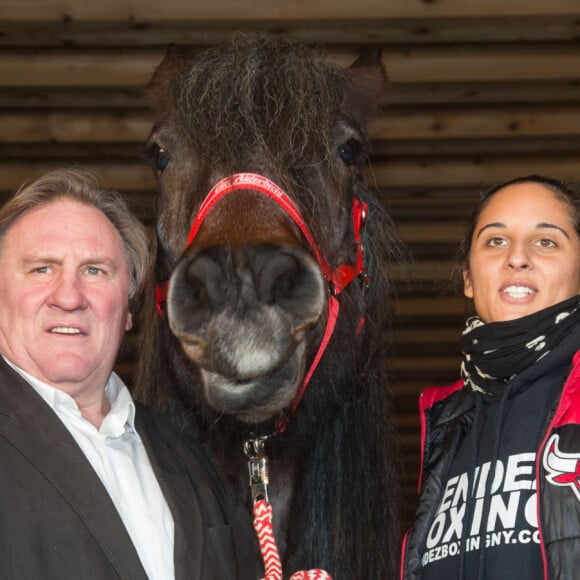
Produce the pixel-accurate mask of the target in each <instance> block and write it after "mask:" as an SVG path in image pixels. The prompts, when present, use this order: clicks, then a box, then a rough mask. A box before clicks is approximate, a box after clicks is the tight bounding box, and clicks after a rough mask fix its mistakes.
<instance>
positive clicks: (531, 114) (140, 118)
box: [0, 103, 580, 143]
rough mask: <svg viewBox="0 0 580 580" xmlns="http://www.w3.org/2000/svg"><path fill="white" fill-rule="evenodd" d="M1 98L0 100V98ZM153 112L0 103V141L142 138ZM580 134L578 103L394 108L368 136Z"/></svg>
mask: <svg viewBox="0 0 580 580" xmlns="http://www.w3.org/2000/svg"><path fill="white" fill-rule="evenodd" d="M0 104H1V103H0ZM152 123H153V114H152V113H151V112H149V111H146V110H140V109H138V110H128V111H122V110H115V109H114V108H113V109H112V110H111V111H102V110H101V111H99V110H96V111H78V110H73V111H66V112H65V111H46V112H42V111H22V112H18V111H10V112H9V113H2V112H1V109H0V142H2V141H9V142H13V143H29V142H34V141H51V142H57V143H59V142H60V143H71V142H99V143H103V142H131V141H133V142H144V141H145V139H146V138H147V135H148V133H149V130H150V129H151V125H152ZM569 136H576V137H580V105H579V104H575V105H561V106H559V107H557V108H556V107H553V106H552V107H548V106H546V105H536V106H532V105H528V106H519V107H517V108H512V107H509V108H508V107H501V106H497V107H494V108H488V107H483V108H480V107H473V106H472V107H469V108H457V107H456V108H455V109H453V110H448V109H445V110H437V109H431V110H424V109H422V110H409V109H408V108H407V109H401V108H399V109H397V110H392V111H388V112H386V113H385V112H383V113H381V114H380V115H378V116H377V117H375V118H374V119H373V120H372V122H371V124H370V127H369V137H370V138H371V139H372V140H398V141H401V140H402V141H410V140H428V141H433V140H445V139H472V140H476V139H477V140H481V139H485V138H516V139H521V138H522V137H541V138H543V137H558V138H564V137H569Z"/></svg>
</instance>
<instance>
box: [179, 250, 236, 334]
mask: <svg viewBox="0 0 580 580" xmlns="http://www.w3.org/2000/svg"><path fill="white" fill-rule="evenodd" d="M225 286H226V285H225V283H224V274H223V272H222V269H221V267H220V264H219V262H218V260H216V259H214V257H213V256H211V255H209V254H208V253H201V254H197V255H194V256H192V257H187V258H185V259H184V260H183V261H182V262H181V263H180V264H179V266H178V267H177V268H176V269H175V272H174V273H173V276H172V277H171V283H170V287H169V299H168V305H169V318H170V321H171V322H172V323H173V324H180V325H183V326H184V327H187V328H190V329H193V328H197V327H199V326H200V325H201V324H202V323H203V321H204V320H206V319H207V318H208V317H209V316H211V313H212V312H213V311H214V310H215V309H217V308H219V307H221V306H223V304H224V302H225V293H224V292H225V290H224V289H225Z"/></svg>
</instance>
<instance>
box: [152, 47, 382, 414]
mask: <svg viewBox="0 0 580 580" xmlns="http://www.w3.org/2000/svg"><path fill="white" fill-rule="evenodd" d="M379 56H380V55H379V54H378V53H377V54H374V55H373V57H370V58H367V59H359V60H358V61H357V62H355V63H354V64H353V65H352V66H351V67H350V68H348V69H346V70H340V69H338V68H337V67H336V66H334V65H333V64H331V63H330V62H328V61H326V60H323V59H320V58H316V57H315V55H313V53H312V51H311V50H309V49H305V48H303V47H299V46H295V45H293V44H291V43H289V42H287V41H281V40H273V39H270V38H267V37H259V38H258V39H256V38H255V37H250V38H249V39H248V38H247V37H240V38H238V40H237V42H234V43H233V44H232V45H231V46H228V47H219V48H215V49H210V50H209V51H205V52H203V53H202V54H198V53H196V52H194V51H188V50H186V49H183V48H180V47H176V46H173V47H171V48H170V49H169V50H168V52H167V55H166V57H165V59H164V60H163V62H162V63H161V65H160V66H159V68H158V70H157V71H156V74H155V76H154V78H153V80H152V82H151V87H150V91H151V94H152V96H153V99H154V102H155V104H156V110H157V122H156V124H155V126H154V128H153V130H152V133H151V136H150V140H149V146H148V152H149V158H150V160H151V163H152V164H153V167H154V169H155V171H156V174H157V176H158V178H159V186H160V205H159V215H158V238H159V244H160V248H161V252H162V255H163V262H164V263H163V268H162V269H163V270H164V272H165V274H164V276H165V277H166V278H167V279H168V285H167V294H166V297H165V298H164V300H166V311H167V316H168V321H169V325H170V328H171V331H172V333H173V334H174V336H175V337H177V339H178V341H179V343H180V345H181V348H182V350H183V353H185V355H186V356H187V357H188V358H189V360H190V361H191V362H193V363H194V364H195V366H196V367H197V368H198V369H199V371H200V377H201V382H202V384H203V393H204V397H205V399H206V402H207V403H208V404H209V405H210V407H212V408H213V409H214V410H215V411H216V412H218V413H220V414H221V413H225V414H231V415H234V416H235V417H236V418H237V419H239V420H241V421H244V422H247V423H259V422H262V421H265V420H267V419H269V418H271V417H275V416H276V415H278V414H280V413H281V412H282V411H283V410H284V409H287V408H288V407H289V406H290V405H291V404H292V402H293V401H295V400H296V397H297V395H298V393H299V392H300V389H301V386H302V385H303V383H304V379H305V375H306V373H307V372H308V368H309V364H310V362H309V361H311V360H312V358H313V356H314V353H315V351H316V348H317V345H318V344H319V343H320V340H321V338H322V336H323V333H324V328H325V325H326V324H328V318H329V311H328V301H329V298H330V296H331V294H332V293H335V292H336V291H337V284H336V280H333V279H332V274H333V272H334V271H338V272H340V268H344V267H345V265H346V266H348V265H350V264H353V263H356V261H357V243H356V240H355V237H356V236H357V235H358V232H354V231H353V228H356V221H355V222H353V216H352V207H353V202H355V197H356V184H357V183H358V182H359V181H360V178H361V171H362V167H363V164H364V162H365V158H366V155H367V141H366V138H365V135H364V132H363V127H364V125H365V122H366V119H367V116H368V114H369V112H370V111H371V110H372V108H373V107H374V105H375V104H376V100H377V99H378V97H379V94H380V91H381V88H382V84H383V81H384V76H385V75H384V71H383V68H382V66H381V63H380V59H379V58H378V57H379ZM353 224H354V225H353ZM358 251H359V253H360V250H358ZM356 274H359V272H358V271H357V272H356ZM338 275H340V274H338ZM338 289H339V290H342V288H340V283H339V284H338Z"/></svg>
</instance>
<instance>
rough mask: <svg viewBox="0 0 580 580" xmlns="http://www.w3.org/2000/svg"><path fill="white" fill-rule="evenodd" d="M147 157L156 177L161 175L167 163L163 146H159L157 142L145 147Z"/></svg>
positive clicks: (167, 159) (166, 155)
mask: <svg viewBox="0 0 580 580" xmlns="http://www.w3.org/2000/svg"><path fill="white" fill-rule="evenodd" d="M147 158H148V159H149V162H150V164H151V165H152V166H153V169H154V170H155V172H156V173H157V177H159V176H161V174H162V173H163V171H164V170H165V168H166V167H167V165H168V164H169V155H168V154H167V151H165V149H163V147H159V145H157V143H153V144H152V145H151V146H150V147H149V148H148V149H147Z"/></svg>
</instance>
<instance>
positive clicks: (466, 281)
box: [463, 266, 473, 298]
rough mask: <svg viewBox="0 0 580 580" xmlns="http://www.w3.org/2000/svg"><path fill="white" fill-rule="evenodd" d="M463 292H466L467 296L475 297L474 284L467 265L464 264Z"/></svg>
mask: <svg viewBox="0 0 580 580" xmlns="http://www.w3.org/2000/svg"><path fill="white" fill-rule="evenodd" d="M463 294H465V297H466V298H473V286H472V285H471V278H470V277H469V270H468V268H467V266H463Z"/></svg>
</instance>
